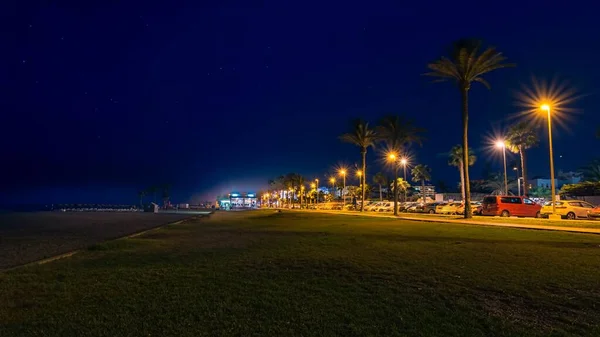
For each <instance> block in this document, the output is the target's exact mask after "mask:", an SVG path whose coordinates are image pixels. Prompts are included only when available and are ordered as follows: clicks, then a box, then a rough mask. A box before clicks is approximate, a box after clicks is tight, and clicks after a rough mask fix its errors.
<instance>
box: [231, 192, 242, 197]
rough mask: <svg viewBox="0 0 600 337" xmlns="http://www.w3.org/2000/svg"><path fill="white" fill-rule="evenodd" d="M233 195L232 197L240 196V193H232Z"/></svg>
mask: <svg viewBox="0 0 600 337" xmlns="http://www.w3.org/2000/svg"><path fill="white" fill-rule="evenodd" d="M231 196H232V197H239V196H240V195H239V194H237V193H232V194H231Z"/></svg>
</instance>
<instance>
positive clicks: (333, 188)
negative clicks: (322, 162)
mask: <svg viewBox="0 0 600 337" xmlns="http://www.w3.org/2000/svg"><path fill="white" fill-rule="evenodd" d="M329 182H330V183H331V193H332V194H331V201H333V196H334V191H335V178H334V177H331V178H329Z"/></svg>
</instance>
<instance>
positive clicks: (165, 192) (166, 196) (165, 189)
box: [162, 184, 171, 208]
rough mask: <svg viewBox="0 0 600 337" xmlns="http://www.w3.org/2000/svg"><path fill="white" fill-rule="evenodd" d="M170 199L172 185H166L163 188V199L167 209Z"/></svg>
mask: <svg viewBox="0 0 600 337" xmlns="http://www.w3.org/2000/svg"><path fill="white" fill-rule="evenodd" d="M169 198H171V185H170V184H165V185H163V186H162V199H163V205H164V207H165V208H166V207H167V203H168V202H169Z"/></svg>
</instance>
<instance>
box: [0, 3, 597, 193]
mask: <svg viewBox="0 0 600 337" xmlns="http://www.w3.org/2000/svg"><path fill="white" fill-rule="evenodd" d="M209 3H210V2H203V1H94V0H90V1H27V0H18V1H12V0H8V1H2V4H1V5H0V6H1V7H0V9H1V13H2V14H1V15H2V21H3V25H2V33H1V35H0V37H1V39H2V46H3V48H2V52H1V53H0V86H1V88H0V111H1V113H2V122H1V123H0V140H1V141H2V147H1V151H2V152H1V155H2V156H1V158H2V166H3V169H2V172H3V174H2V175H1V178H0V179H1V183H0V195H1V197H0V202H5V203H6V202H130V203H134V202H136V200H137V196H136V191H137V190H138V189H140V188H144V187H147V186H149V185H153V184H163V183H170V184H172V186H173V188H172V189H173V192H172V193H173V198H172V199H173V200H174V201H189V200H191V201H197V200H200V199H207V198H210V199H213V198H214V197H215V195H216V194H217V193H222V192H227V191H230V190H237V191H248V190H257V189H259V188H260V187H262V186H263V185H265V184H266V181H267V179H269V178H272V177H274V176H277V175H280V174H285V173H288V172H299V173H301V174H303V175H305V176H306V177H307V178H316V177H324V176H325V175H326V174H328V172H331V171H332V167H333V166H335V165H337V164H339V163H346V164H349V165H352V164H354V163H358V162H359V161H360V155H359V151H358V149H357V148H356V147H354V146H352V145H349V144H344V143H341V142H340V141H339V140H338V136H339V135H340V134H341V133H343V132H345V131H347V129H348V126H349V120H350V119H352V118H355V117H362V118H364V119H367V120H369V121H371V122H372V123H375V122H377V121H378V120H379V119H380V118H381V117H382V116H384V115H387V114H401V115H405V116H408V117H411V118H414V119H415V122H416V124H417V125H419V126H422V127H425V128H427V129H428V132H427V136H426V137H427V141H426V142H425V143H424V145H423V147H422V148H419V147H415V148H413V154H414V158H413V161H414V162H415V163H423V164H427V165H429V166H430V167H431V168H432V175H433V181H434V182H436V181H438V180H443V181H445V182H446V183H447V184H452V185H454V184H456V182H457V181H458V180H459V177H458V171H457V170H456V168H454V167H449V166H448V165H447V158H446V157H445V156H444V155H443V153H444V152H447V151H448V150H449V149H450V148H451V147H452V146H453V145H454V144H457V143H459V142H460V140H461V121H460V96H459V92H458V90H457V89H456V87H455V86H454V85H453V84H452V83H440V84H437V83H435V84H432V83H431V79H430V78H427V77H424V76H421V74H422V73H424V72H426V71H427V69H426V65H427V63H428V62H431V61H433V60H435V59H437V58H438V57H439V56H440V55H441V54H442V53H444V51H445V49H446V47H447V46H448V45H449V44H450V43H451V42H452V41H453V40H455V39H457V38H461V37H476V38H481V39H483V40H484V41H485V43H486V45H488V44H489V45H493V46H496V47H498V49H499V50H500V51H502V52H503V53H504V54H505V55H506V56H507V57H508V61H509V62H514V63H517V67H516V68H514V69H506V70H500V71H497V72H494V73H492V74H490V75H488V76H487V77H486V78H487V79H488V80H489V82H490V83H491V85H492V90H491V91H488V90H487V89H485V88H484V87H483V86H478V85H475V86H474V88H473V90H472V91H471V101H470V109H471V110H470V116H471V122H470V141H471V144H472V147H473V148H474V149H475V150H476V151H477V153H478V158H479V159H478V163H477V164H476V165H475V166H474V167H473V168H472V170H471V172H472V173H471V175H472V178H474V179H477V178H478V177H481V174H482V173H481V172H482V169H483V166H484V165H483V164H484V161H485V160H484V158H486V157H487V158H489V159H490V160H493V161H492V163H493V165H494V169H497V170H498V171H499V170H500V169H501V160H500V157H499V156H498V155H497V153H495V152H494V151H493V150H489V149H488V147H489V146H488V144H487V142H489V140H488V139H487V138H489V137H491V135H493V132H494V131H495V132H497V133H499V132H501V131H502V130H503V129H505V128H506V127H507V125H508V124H509V121H508V120H507V118H508V117H510V116H513V115H514V114H515V113H517V112H518V111H519V110H520V108H519V107H517V106H515V92H518V91H520V90H521V86H522V85H528V84H529V83H530V82H531V76H536V77H537V78H540V79H547V80H549V79H552V78H555V77H558V78H559V79H560V80H565V81H568V82H569V83H570V85H571V86H572V87H574V88H576V89H577V91H578V92H580V93H582V94H585V97H583V98H582V99H580V100H578V101H577V102H575V103H573V104H572V105H573V106H572V107H573V108H577V110H578V112H579V113H578V114H577V115H573V116H571V117H570V118H569V119H568V123H567V124H568V126H569V127H568V129H567V128H564V127H557V128H556V129H555V134H554V136H555V140H554V144H555V151H556V169H557V170H575V169H577V168H579V167H581V166H582V165H584V164H586V163H587V162H588V161H589V160H590V159H592V158H594V157H596V155H597V154H598V151H597V149H598V146H597V142H598V141H597V140H596V139H595V137H594V134H595V130H596V127H597V126H599V125H600V117H599V116H598V114H597V110H598V104H597V103H596V102H598V99H597V97H598V96H597V92H598V89H599V87H600V85H599V84H598V81H597V79H598V78H600V68H599V67H598V61H597V60H598V58H599V57H600V44H599V43H598V42H600V40H599V37H598V34H597V29H592V28H593V27H595V26H596V22H597V13H596V11H594V10H589V8H587V7H586V6H580V5H576V4H572V5H567V3H566V2H563V3H562V5H561V6H554V5H551V4H550V3H548V2H545V1H544V2H542V1H539V2H537V1H536V2H531V4H530V5H523V3H525V2H515V3H512V4H511V3H509V2H506V3H505V2H502V3H496V2H481V1H478V2H476V4H477V5H475V6H473V7H472V8H458V7H457V3H456V2H444V3H439V4H437V5H435V6H433V3H431V2H427V1H421V2H410V3H411V5H401V3H403V2H399V1H390V2H382V3H377V2H360V3H359V2H357V3H356V5H354V3H353V2H347V1H344V2H335V1H331V2H327V1H319V2H307V1H302V2H289V1H271V2H260V3H259V2H252V1H239V2H234V1H214V2H212V3H214V4H213V5H210V4H209ZM367 4H368V5H367ZM461 4H462V3H461ZM488 6H490V7H488ZM491 6H493V7H491ZM465 7H470V5H469V4H467V3H465ZM540 137H541V138H542V139H543V140H542V142H541V144H540V146H539V147H538V148H535V149H533V150H531V151H530V152H529V154H530V167H529V170H530V176H535V175H547V171H548V165H547V163H548V155H547V153H548V152H547V149H548V144H547V142H546V141H545V137H546V133H545V132H544V129H543V128H540ZM380 156H381V155H380V154H378V153H377V151H373V150H370V152H369V154H368V157H369V160H370V163H372V164H371V165H370V167H369V169H368V171H369V173H370V174H371V175H372V174H374V173H375V172H377V171H380V170H381V168H380V167H379V166H378V164H377V163H376V162H377V160H378V158H379V157H380ZM560 156H562V157H560ZM513 158H514V159H517V157H516V156H511V157H510V158H509V161H510V160H511V159H513Z"/></svg>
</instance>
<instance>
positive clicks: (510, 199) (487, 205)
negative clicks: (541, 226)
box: [481, 195, 542, 218]
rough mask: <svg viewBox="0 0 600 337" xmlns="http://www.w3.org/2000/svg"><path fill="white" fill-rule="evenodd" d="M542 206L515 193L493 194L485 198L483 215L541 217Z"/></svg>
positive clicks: (482, 209)
mask: <svg viewBox="0 0 600 337" xmlns="http://www.w3.org/2000/svg"><path fill="white" fill-rule="evenodd" d="M541 209H542V206H541V205H539V204H536V203H535V202H533V201H532V200H531V199H528V198H525V197H520V196H514V195H493V196H489V197H485V198H483V202H482V208H481V215H492V216H503V217H508V216H526V217H534V218H539V217H540V210H541Z"/></svg>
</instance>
